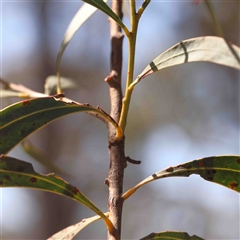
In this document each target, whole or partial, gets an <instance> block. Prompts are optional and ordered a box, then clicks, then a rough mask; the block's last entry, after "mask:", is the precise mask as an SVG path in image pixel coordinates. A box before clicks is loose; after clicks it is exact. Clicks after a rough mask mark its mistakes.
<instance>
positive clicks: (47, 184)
mask: <svg viewBox="0 0 240 240" xmlns="http://www.w3.org/2000/svg"><path fill="white" fill-rule="evenodd" d="M0 187H27V188H33V189H38V190H43V191H47V192H52V193H55V194H60V195H63V196H66V197H69V198H71V199H73V200H75V201H77V202H80V203H82V204H83V205H85V206H86V207H88V208H90V209H91V210H92V211H94V212H95V213H96V214H98V215H99V216H100V217H101V218H103V220H104V221H105V223H106V225H107V226H110V228H111V227H112V224H111V222H110V220H109V219H108V218H107V217H106V216H105V215H104V213H103V212H102V211H101V210H100V209H98V208H97V207H96V206H95V205H94V204H93V203H92V202H91V201H90V200H89V199H88V198H87V197H86V196H85V195H84V194H83V193H81V192H80V191H79V190H78V189H77V188H76V187H74V186H72V185H70V184H69V183H67V182H66V181H64V180H63V179H62V178H60V177H58V176H56V175H55V174H48V175H43V174H39V173H36V172H35V171H34V169H33V166H32V164H30V163H27V162H24V161H21V160H18V159H15V158H12V157H8V156H4V155H2V156H1V157H0Z"/></svg>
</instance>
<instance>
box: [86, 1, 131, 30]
mask: <svg viewBox="0 0 240 240" xmlns="http://www.w3.org/2000/svg"><path fill="white" fill-rule="evenodd" d="M83 1H84V2H86V3H88V4H90V5H92V6H94V7H96V8H98V9H99V10H101V11H102V12H104V13H105V14H107V15H108V16H109V17H111V18H112V19H113V20H114V21H115V22H116V23H117V24H118V25H119V26H120V27H122V29H123V31H124V32H125V33H126V35H129V31H128V29H127V27H126V26H125V25H124V24H123V22H122V20H121V19H120V18H119V17H118V15H117V14H116V13H115V12H113V10H112V9H111V8H110V7H109V6H108V5H107V4H106V3H105V2H104V1H103V0H83Z"/></svg>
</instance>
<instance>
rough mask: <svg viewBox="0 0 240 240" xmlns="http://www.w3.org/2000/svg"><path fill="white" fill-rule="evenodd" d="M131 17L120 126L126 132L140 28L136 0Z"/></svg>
mask: <svg viewBox="0 0 240 240" xmlns="http://www.w3.org/2000/svg"><path fill="white" fill-rule="evenodd" d="M130 16H131V31H130V35H129V36H128V75H127V83H126V90H125V97H124V98H123V106H122V111H121V116H120V121H119V126H120V127H121V128H122V130H123V131H124V129H125V127H126V123H127V115H128V110H129V106H130V100H131V95H132V89H128V87H129V86H130V85H131V83H132V81H133V74H134V63H135V49H136V38H137V28H138V20H139V18H138V15H137V13H136V4H135V0H131V1H130Z"/></svg>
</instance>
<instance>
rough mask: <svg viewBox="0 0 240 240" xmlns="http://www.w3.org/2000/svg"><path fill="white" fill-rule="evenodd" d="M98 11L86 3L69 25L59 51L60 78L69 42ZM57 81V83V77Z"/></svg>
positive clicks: (58, 68) (58, 67)
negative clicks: (62, 62)
mask: <svg viewBox="0 0 240 240" xmlns="http://www.w3.org/2000/svg"><path fill="white" fill-rule="evenodd" d="M104 2H107V0H104ZM96 11H97V8H95V7H93V6H91V5H89V4H87V3H84V4H83V5H82V7H81V8H80V9H79V10H78V12H77V13H76V14H75V16H74V17H73V19H72V21H71V22H70V24H69V25H68V27H67V30H66V32H65V35H64V38H63V41H62V43H61V46H60V49H59V51H58V56H57V75H58V76H59V77H60V66H61V60H62V56H63V53H64V51H65V49H66V48H67V46H68V44H69V42H70V41H71V40H72V38H73V36H74V35H75V33H76V32H77V31H78V30H79V28H80V27H81V26H82V25H83V23H84V22H86V20H87V19H88V18H89V17H91V16H92V15H93V14H94V13H95V12H96ZM55 80H56V83H57V77H56V79H55ZM61 82H62V78H61ZM61 88H62V83H61ZM45 91H46V88H45ZM46 94H47V93H46Z"/></svg>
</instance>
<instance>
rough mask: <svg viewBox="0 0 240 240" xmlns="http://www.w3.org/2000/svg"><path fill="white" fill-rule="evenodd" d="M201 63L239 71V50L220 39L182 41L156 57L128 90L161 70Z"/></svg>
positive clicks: (201, 38) (200, 38)
mask: <svg viewBox="0 0 240 240" xmlns="http://www.w3.org/2000/svg"><path fill="white" fill-rule="evenodd" d="M201 61H203V62H212V63H216V64H221V65H224V66H228V67H232V68H235V69H238V70H240V48H239V47H238V46H236V45H234V44H232V43H231V42H227V41H226V40H225V39H223V38H220V37H198V38H192V39H188V40H185V41H182V42H180V43H178V44H176V45H175V46H173V47H171V48H169V49H168V50H167V51H165V52H164V53H162V54H160V55H159V56H158V57H156V58H155V59H154V60H153V61H152V62H151V63H150V64H149V65H148V66H147V67H146V68H145V69H144V70H143V71H142V73H140V74H139V75H138V77H137V79H136V80H135V81H134V82H133V83H132V84H131V85H130V86H129V88H132V87H134V86H135V85H136V84H137V83H138V82H140V81H141V79H143V78H145V77H146V76H148V75H150V74H152V73H154V72H156V71H159V70H161V69H163V68H167V67H171V66H175V65H179V64H183V63H188V62H201Z"/></svg>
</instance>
